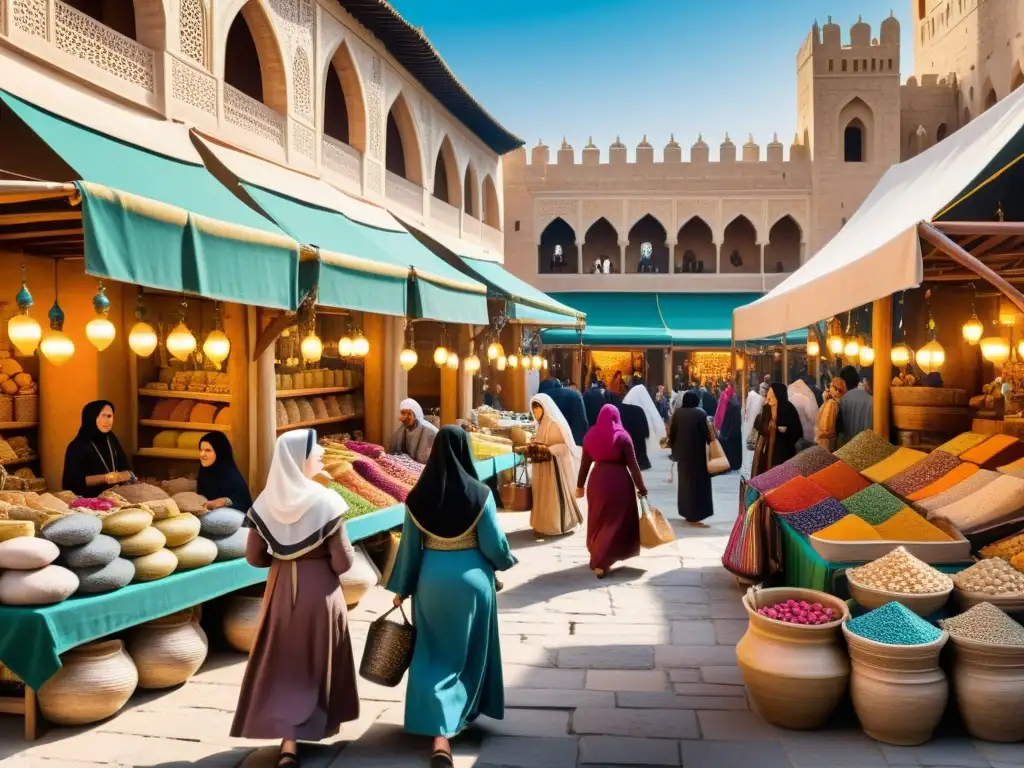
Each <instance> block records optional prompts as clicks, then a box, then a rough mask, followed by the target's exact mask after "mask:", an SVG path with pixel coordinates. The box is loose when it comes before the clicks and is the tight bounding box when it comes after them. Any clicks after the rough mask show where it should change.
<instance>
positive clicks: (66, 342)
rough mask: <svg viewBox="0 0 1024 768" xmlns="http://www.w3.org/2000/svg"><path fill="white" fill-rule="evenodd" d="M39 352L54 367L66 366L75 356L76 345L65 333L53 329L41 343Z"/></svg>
mask: <svg viewBox="0 0 1024 768" xmlns="http://www.w3.org/2000/svg"><path fill="white" fill-rule="evenodd" d="M39 351H40V352H42V353H43V356H44V357H45V358H46V359H47V360H49V361H50V362H51V363H53V364H54V365H64V363H66V362H67V361H68V360H70V359H71V356H72V355H73V354H75V344H74V342H73V341H71V339H69V338H68V337H67V336H65V335H64V332H63V331H59V330H56V329H52V328H51V329H50V330H49V331H47V332H46V335H45V336H44V337H43V340H42V341H41V342H40V343H39Z"/></svg>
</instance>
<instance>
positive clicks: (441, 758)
mask: <svg viewBox="0 0 1024 768" xmlns="http://www.w3.org/2000/svg"><path fill="white" fill-rule="evenodd" d="M454 766H455V760H454V759H453V758H452V753H451V752H449V751H447V750H444V749H436V750H434V754H432V755H431V756H430V768H454Z"/></svg>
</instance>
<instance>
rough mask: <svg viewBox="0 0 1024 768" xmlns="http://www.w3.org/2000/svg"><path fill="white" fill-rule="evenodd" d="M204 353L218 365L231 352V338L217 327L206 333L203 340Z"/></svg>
mask: <svg viewBox="0 0 1024 768" xmlns="http://www.w3.org/2000/svg"><path fill="white" fill-rule="evenodd" d="M203 354H204V355H206V358H207V359H208V360H210V361H211V362H213V363H215V364H216V365H218V366H219V365H220V364H221V363H223V362H224V361H225V360H227V359H228V355H230V354H231V339H229V338H228V336H227V334H226V333H224V331H222V330H220V329H217V328H215V329H214V330H212V331H210V332H209V333H208V334H207V335H206V341H204V342H203Z"/></svg>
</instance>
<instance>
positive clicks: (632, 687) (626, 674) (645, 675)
mask: <svg viewBox="0 0 1024 768" xmlns="http://www.w3.org/2000/svg"><path fill="white" fill-rule="evenodd" d="M667 689H668V678H667V677H666V676H665V673H664V672H662V671H661V670H655V669H652V670H643V671H641V670H622V669H619V670H610V669H609V670H605V669H591V670H589V671H588V672H587V690H591V691H665V690H667Z"/></svg>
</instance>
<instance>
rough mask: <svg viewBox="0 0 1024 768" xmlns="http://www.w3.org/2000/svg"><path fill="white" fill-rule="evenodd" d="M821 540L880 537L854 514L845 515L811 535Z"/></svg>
mask: <svg viewBox="0 0 1024 768" xmlns="http://www.w3.org/2000/svg"><path fill="white" fill-rule="evenodd" d="M813 537H814V538H815V539H821V540H822V541H879V540H880V539H881V538H882V537H881V536H879V534H878V532H877V531H875V529H874V528H872V527H871V525H869V524H868V523H866V522H864V521H863V520H861V519H860V518H859V517H857V516H856V515H847V516H846V517H844V518H843V519H842V520H840V521H839V522H838V523H832V525H830V526H829V527H828V528H822V529H821V530H820V531H818V532H817V533H815V534H814V535H813Z"/></svg>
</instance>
